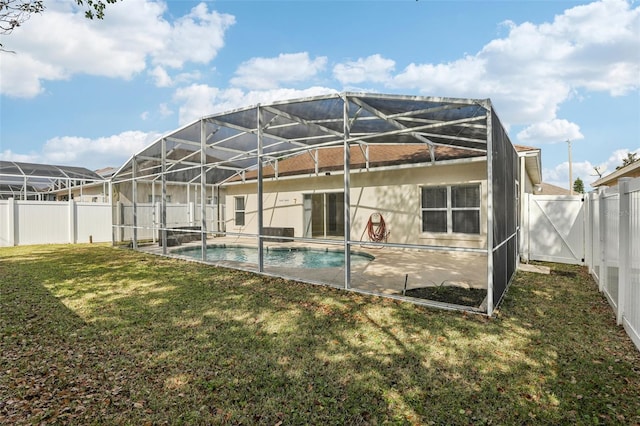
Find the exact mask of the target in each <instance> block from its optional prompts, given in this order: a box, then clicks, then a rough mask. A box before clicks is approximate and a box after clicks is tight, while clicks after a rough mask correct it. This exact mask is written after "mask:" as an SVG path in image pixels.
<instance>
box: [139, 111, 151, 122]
mask: <svg viewBox="0 0 640 426" xmlns="http://www.w3.org/2000/svg"><path fill="white" fill-rule="evenodd" d="M140 119H141V120H142V121H146V120H148V119H149V111H145V112H143V113H142V114H140Z"/></svg>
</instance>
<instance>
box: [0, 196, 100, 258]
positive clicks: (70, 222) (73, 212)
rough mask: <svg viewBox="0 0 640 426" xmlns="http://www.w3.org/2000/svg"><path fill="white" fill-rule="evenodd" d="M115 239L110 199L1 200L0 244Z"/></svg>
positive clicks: (0, 245) (4, 245)
mask: <svg viewBox="0 0 640 426" xmlns="http://www.w3.org/2000/svg"><path fill="white" fill-rule="evenodd" d="M111 240H112V238H111V204H109V203H83V202H76V201H74V200H71V201H23V200H14V199H12V198H10V199H8V200H0V247H7V246H18V245H30V244H64V243H72V244H73V243H88V242H90V241H93V242H109V241H111Z"/></svg>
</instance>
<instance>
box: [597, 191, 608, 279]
mask: <svg viewBox="0 0 640 426" xmlns="http://www.w3.org/2000/svg"><path fill="white" fill-rule="evenodd" d="M605 190H606V188H604V187H600V188H598V210H599V214H598V216H599V217H598V230H599V232H598V236H599V238H600V253H598V264H599V265H600V268H599V270H600V272H599V273H598V289H599V290H600V291H604V286H605V282H606V279H607V265H606V262H605V260H606V243H607V242H606V239H605V231H606V229H605V228H606V223H607V222H606V209H605V197H604V195H605Z"/></svg>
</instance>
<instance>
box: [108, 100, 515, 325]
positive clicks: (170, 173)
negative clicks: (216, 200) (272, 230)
mask: <svg viewBox="0 0 640 426" xmlns="http://www.w3.org/2000/svg"><path fill="white" fill-rule="evenodd" d="M369 144H418V145H422V146H424V147H425V149H427V150H429V153H430V157H431V161H432V162H433V163H436V162H437V158H435V155H434V150H435V147H437V146H446V147H456V148H463V149H466V150H471V151H476V152H479V153H482V154H483V155H485V156H486V158H487V159H488V161H486V164H487V188H488V193H487V196H488V200H487V206H488V210H487V217H486V220H487V246H486V248H483V249H473V248H461V247H442V246H426V245H424V246H423V245H418V246H416V245H410V244H409V245H408V244H392V243H365V244H364V245H370V246H384V247H397V248H415V249H431V250H447V251H473V252H478V253H486V254H487V259H488V260H487V262H488V264H487V307H486V313H487V314H488V315H491V314H492V313H493V311H494V310H495V308H496V307H497V305H498V304H499V302H500V300H501V299H502V297H503V295H504V293H505V291H506V289H507V287H508V284H509V282H510V281H511V279H512V278H513V275H514V273H515V267H516V262H517V229H518V219H517V206H516V203H517V202H518V201H517V192H516V191H515V190H514V188H515V187H516V186H517V184H516V183H515V182H516V181H517V180H518V177H519V176H520V174H519V172H518V167H519V162H518V161H517V154H516V151H515V149H514V147H513V145H512V144H511V142H510V140H509V138H508V135H507V133H506V131H505V130H504V128H503V127H502V125H501V123H500V121H499V119H498V117H497V114H496V113H495V111H494V109H493V106H492V104H491V101H490V100H489V99H461V98H444V97H426V96H406V95H383V94H370V93H351V92H345V93H337V94H331V95H325V96H317V97H310V98H302V99H294V100H288V101H279V102H273V103H269V104H258V105H255V106H251V107H246V108H240V109H236V110H232V111H228V112H224V113H219V114H213V115H209V116H206V117H202V118H201V119H199V120H196V121H194V122H192V123H190V124H187V125H185V126H183V127H182V128H179V129H177V130H175V131H173V132H171V133H169V134H167V135H165V136H163V137H161V138H160V139H158V140H157V141H156V142H154V143H153V144H151V145H149V146H148V147H146V148H145V149H143V150H142V151H140V152H138V153H137V154H135V155H134V156H132V157H131V158H130V159H129V160H128V161H127V162H126V163H125V164H124V165H123V166H122V167H121V168H120V169H119V170H118V171H117V172H116V173H115V174H114V175H113V178H112V183H113V184H114V185H131V186H132V188H133V191H132V192H133V198H134V199H133V200H131V201H132V204H133V208H134V215H133V217H134V220H133V223H132V224H130V225H132V227H133V235H134V238H133V241H132V246H133V247H134V248H135V247H137V245H138V241H137V240H138V238H137V230H138V229H140V228H141V227H139V226H138V223H137V221H136V218H137V214H136V203H137V202H138V200H137V196H136V188H137V186H138V185H139V184H152V185H153V188H154V190H155V185H156V184H158V185H160V186H161V188H162V192H161V194H162V196H161V212H162V213H161V215H160V221H159V225H158V227H157V230H160V231H161V232H162V237H161V241H162V242H163V243H164V244H163V253H164V254H167V248H166V247H167V244H166V232H167V231H168V230H170V229H171V227H170V226H169V225H168V224H167V219H166V205H167V185H169V184H182V185H187V187H188V188H191V185H194V186H197V187H198V188H199V199H200V206H201V212H200V217H201V219H200V230H199V231H198V232H199V233H201V242H202V248H203V250H202V253H203V260H206V254H205V250H204V249H205V248H206V239H207V234H208V232H213V231H212V230H209V231H207V218H206V210H205V204H206V203H207V199H208V194H209V193H211V194H215V193H216V191H217V189H218V188H219V187H220V186H221V185H224V184H225V183H227V182H232V181H234V180H236V181H237V180H242V181H244V180H245V175H246V174H247V173H248V172H252V171H253V172H257V179H256V182H257V188H256V194H257V195H258V210H257V211H258V213H257V214H258V224H257V229H258V232H257V234H251V236H252V237H255V238H256V242H257V247H258V252H259V262H258V272H260V273H266V271H265V267H264V262H263V254H264V253H263V244H264V239H265V235H264V229H263V228H264V225H263V214H262V211H263V206H262V198H263V197H262V194H263V180H264V177H263V166H264V165H267V164H269V165H272V166H273V167H274V169H275V170H276V179H277V178H278V172H277V170H278V167H277V165H278V162H279V161H281V160H283V159H287V158H290V157H291V156H294V155H298V154H300V153H302V152H305V151H307V152H309V154H310V155H311V156H313V154H312V151H313V150H314V149H315V148H321V147H330V146H342V147H343V148H344V169H343V171H342V173H343V174H344V182H343V188H342V189H343V191H344V203H343V204H344V240H343V241H342V242H341V244H342V245H343V249H344V258H345V268H344V288H345V289H348V290H354V289H352V288H351V261H350V255H351V247H352V246H353V245H354V244H359V245H362V244H363V243H362V242H361V241H354V240H352V239H351V237H350V235H351V224H350V218H351V211H350V198H349V193H350V187H351V182H350V173H351V170H350V147H351V146H353V145H358V146H360V147H361V148H362V149H363V152H364V151H365V150H366V147H367V145H369ZM317 173H318V170H317V166H316V174H317ZM514 194H516V196H515V198H514ZM212 196H213V195H212ZM130 225H119V224H114V228H117V227H122V226H129V227H131V226H130ZM154 229H155V228H154ZM224 234H226V235H233V234H232V233H227V232H225V233H224ZM296 240H300V241H305V239H304V238H296ZM333 242H334V243H335V241H333ZM512 252H513V253H512Z"/></svg>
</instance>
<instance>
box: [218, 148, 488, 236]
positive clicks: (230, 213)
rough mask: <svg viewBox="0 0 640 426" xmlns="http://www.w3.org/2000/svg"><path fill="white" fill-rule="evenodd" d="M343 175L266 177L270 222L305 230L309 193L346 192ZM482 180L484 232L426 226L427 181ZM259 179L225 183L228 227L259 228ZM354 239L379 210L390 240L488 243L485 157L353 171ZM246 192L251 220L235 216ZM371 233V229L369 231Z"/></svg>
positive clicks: (266, 209) (251, 230)
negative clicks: (239, 221)
mask: <svg viewBox="0 0 640 426" xmlns="http://www.w3.org/2000/svg"><path fill="white" fill-rule="evenodd" d="M343 183H344V179H343V175H342V174H334V175H330V176H313V177H305V178H290V179H286V178H283V179H280V180H277V181H275V180H265V181H264V185H263V194H264V198H263V199H264V201H263V202H264V214H263V216H264V226H265V227H293V228H294V233H295V236H296V237H301V236H303V226H304V223H303V220H304V208H303V196H304V194H312V193H325V192H342V188H343ZM466 183H479V184H480V185H481V209H480V211H481V215H480V224H481V232H480V234H479V235H468V234H439V233H438V234H428V233H423V232H422V223H421V213H420V188H421V186H426V185H452V184H466ZM256 191H257V184H256V182H255V181H252V182H249V183H246V184H234V185H229V186H227V187H225V189H224V194H225V204H226V207H225V208H226V214H225V217H226V230H227V231H228V232H241V233H252V234H253V233H257V214H256V211H257V197H256ZM350 195H351V239H353V240H360V239H361V236H362V234H363V231H364V230H365V227H366V224H367V222H368V220H369V217H370V215H371V214H372V213H374V212H379V213H381V214H382V216H383V217H384V220H385V222H386V225H387V228H388V229H389V230H390V234H389V242H393V243H402V244H421V245H438V246H456V247H476V248H484V247H486V241H487V229H486V220H487V217H486V209H487V202H486V199H487V182H486V164H485V163H484V162H481V161H480V162H478V161H476V162H467V163H457V164H448V165H437V166H425V167H414V168H405V169H395V170H386V171H374V172H369V173H366V172H352V174H351V194H350ZM236 196H243V197H245V211H246V213H245V226H243V227H238V226H236V225H235V220H234V211H235V210H234V208H235V202H234V197H236ZM364 238H365V239H366V235H365V237H364Z"/></svg>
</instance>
